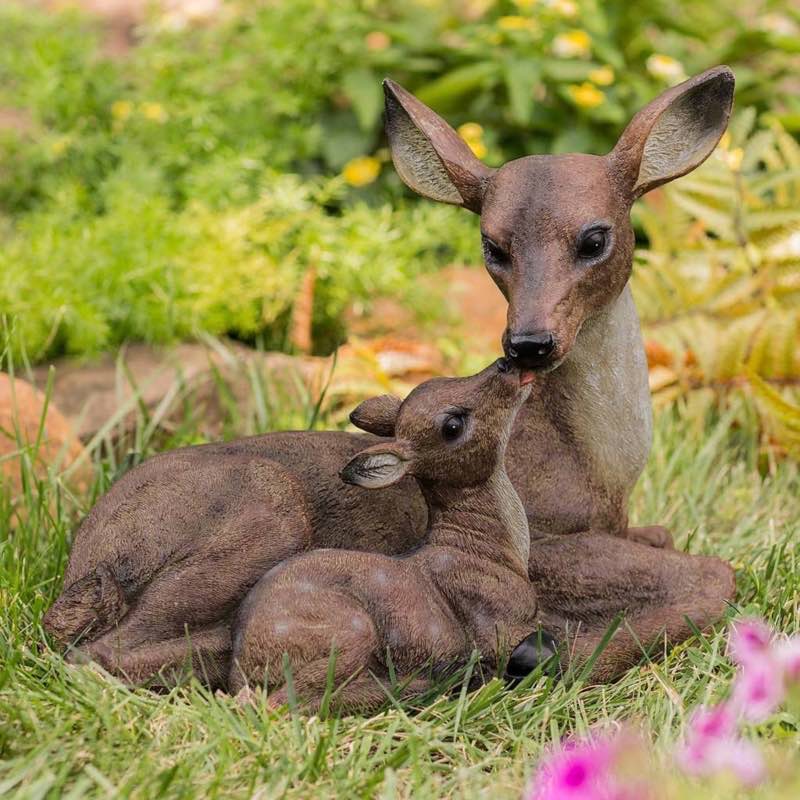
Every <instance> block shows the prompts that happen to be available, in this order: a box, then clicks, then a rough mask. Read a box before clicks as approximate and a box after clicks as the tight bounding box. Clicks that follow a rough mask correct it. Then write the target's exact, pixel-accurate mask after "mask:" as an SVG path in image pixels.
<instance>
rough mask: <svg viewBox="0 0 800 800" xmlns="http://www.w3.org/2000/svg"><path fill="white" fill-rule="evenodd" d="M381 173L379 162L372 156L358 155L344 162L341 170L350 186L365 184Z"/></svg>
mask: <svg viewBox="0 0 800 800" xmlns="http://www.w3.org/2000/svg"><path fill="white" fill-rule="evenodd" d="M380 173H381V162H380V161H378V159H377V158H373V157H372V156H359V157H358V158H353V159H351V160H350V161H348V162H347V164H345V166H344V169H343V170H342V175H343V177H344V179H345V180H346V181H347V182H348V183H349V184H350V185H351V186H366V185H367V184H370V183H372V182H373V181H374V180H375V179H376V178H377V177H378V175H380Z"/></svg>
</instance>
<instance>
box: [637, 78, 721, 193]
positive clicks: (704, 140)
mask: <svg viewBox="0 0 800 800" xmlns="http://www.w3.org/2000/svg"><path fill="white" fill-rule="evenodd" d="M726 125H727V104H726V103H723V102H720V100H719V98H718V97H716V96H715V92H713V90H712V91H709V87H708V86H707V85H706V84H700V85H698V86H696V87H694V88H693V89H691V90H689V91H688V92H685V93H684V94H682V95H681V96H680V97H678V98H676V99H675V100H674V101H673V102H672V103H671V104H670V105H669V107H668V108H666V109H665V110H664V111H663V112H662V114H661V115H660V116H659V117H658V119H657V120H656V121H655V124H654V125H653V127H652V128H651V129H650V133H649V134H648V136H647V140H646V141H645V144H644V152H643V154H642V160H641V163H640V165H639V176H638V178H637V180H636V186H635V187H634V188H635V190H639V191H647V189H648V188H650V187H651V186H653V185H655V184H658V183H663V182H664V181H668V180H671V179H672V178H678V177H680V176H681V175H685V174H686V173H687V172H689V171H690V170H692V169H694V168H695V167H697V166H698V165H699V164H701V163H702V162H703V161H704V160H705V159H706V158H707V157H708V155H709V154H710V153H711V151H712V150H713V149H714V147H715V146H716V144H717V142H718V141H719V138H720V136H721V135H722V133H723V131H724V130H725V127H726Z"/></svg>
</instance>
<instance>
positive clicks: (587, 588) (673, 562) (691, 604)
mask: <svg viewBox="0 0 800 800" xmlns="http://www.w3.org/2000/svg"><path fill="white" fill-rule="evenodd" d="M528 567H529V576H530V578H531V581H532V583H533V585H534V587H535V589H536V590H537V592H538V595H539V598H540V602H541V609H542V623H543V625H544V627H545V628H546V629H547V630H548V631H550V632H552V633H553V634H554V635H555V637H556V640H557V641H558V642H559V645H560V646H561V648H562V650H561V653H562V657H565V658H564V659H563V660H564V661H566V662H568V663H569V664H571V665H579V664H581V663H583V662H584V661H585V660H586V659H587V658H589V657H590V656H591V655H592V653H593V652H594V650H595V648H596V647H597V646H598V645H599V643H600V642H601V641H602V639H603V637H604V635H605V633H606V631H607V630H608V628H609V626H611V625H612V624H613V623H614V621H615V620H616V619H617V617H618V616H620V615H622V616H623V621H622V623H621V625H620V627H619V628H618V630H617V632H616V634H615V636H614V637H613V638H612V639H611V641H610V642H609V643H608V645H607V647H606V648H605V650H604V651H603V653H602V654H601V655H600V657H599V659H598V660H597V663H596V664H595V667H594V669H593V676H594V677H595V678H597V679H599V680H611V679H613V678H615V677H617V676H618V675H620V674H621V673H623V672H624V671H625V670H627V669H629V668H630V667H632V666H634V665H635V664H637V663H638V662H639V661H640V660H641V659H642V658H643V657H644V655H645V653H648V652H656V650H657V648H659V647H660V648H661V649H662V650H663V649H664V648H663V645H666V646H673V645H675V644H678V643H679V642H681V641H684V640H685V639H687V638H688V637H689V636H691V634H692V631H693V629H694V627H697V628H700V629H703V628H707V627H709V626H711V625H713V624H715V623H716V622H718V621H719V620H720V619H721V618H722V616H723V614H724V612H725V608H726V605H727V603H728V602H730V601H731V600H733V597H734V594H735V582H734V575H733V570H732V569H731V567H730V566H729V565H728V564H727V563H726V562H724V561H722V560H720V559H718V558H712V557H708V556H694V555H689V554H687V553H681V552H678V551H675V550H663V551H658V550H655V549H653V548H652V547H646V546H644V545H641V544H638V543H636V542H632V541H629V540H627V539H623V538H620V537H614V536H608V535H604V534H576V535H574V536H554V537H551V538H549V539H545V540H540V541H538V542H533V543H532V546H531V553H530V560H529V564H528ZM687 620H689V621H690V623H691V624H690V623H689V622H687Z"/></svg>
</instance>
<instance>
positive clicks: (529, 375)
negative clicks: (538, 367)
mask: <svg viewBox="0 0 800 800" xmlns="http://www.w3.org/2000/svg"><path fill="white" fill-rule="evenodd" d="M535 377H536V373H535V372H533V370H525V369H523V370H520V373H519V385H520V386H527V385H528V384H529V383H531V382H532V381H533V379H534V378H535Z"/></svg>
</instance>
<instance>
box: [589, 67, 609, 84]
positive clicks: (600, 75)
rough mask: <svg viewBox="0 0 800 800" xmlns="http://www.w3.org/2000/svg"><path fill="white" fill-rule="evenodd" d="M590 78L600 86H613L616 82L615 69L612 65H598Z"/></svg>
mask: <svg viewBox="0 0 800 800" xmlns="http://www.w3.org/2000/svg"><path fill="white" fill-rule="evenodd" d="M589 80H590V81H592V82H594V83H596V84H597V85H598V86H611V84H612V83H614V70H613V69H611V67H598V68H597V69H593V70H592V71H591V72H590V73H589Z"/></svg>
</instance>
